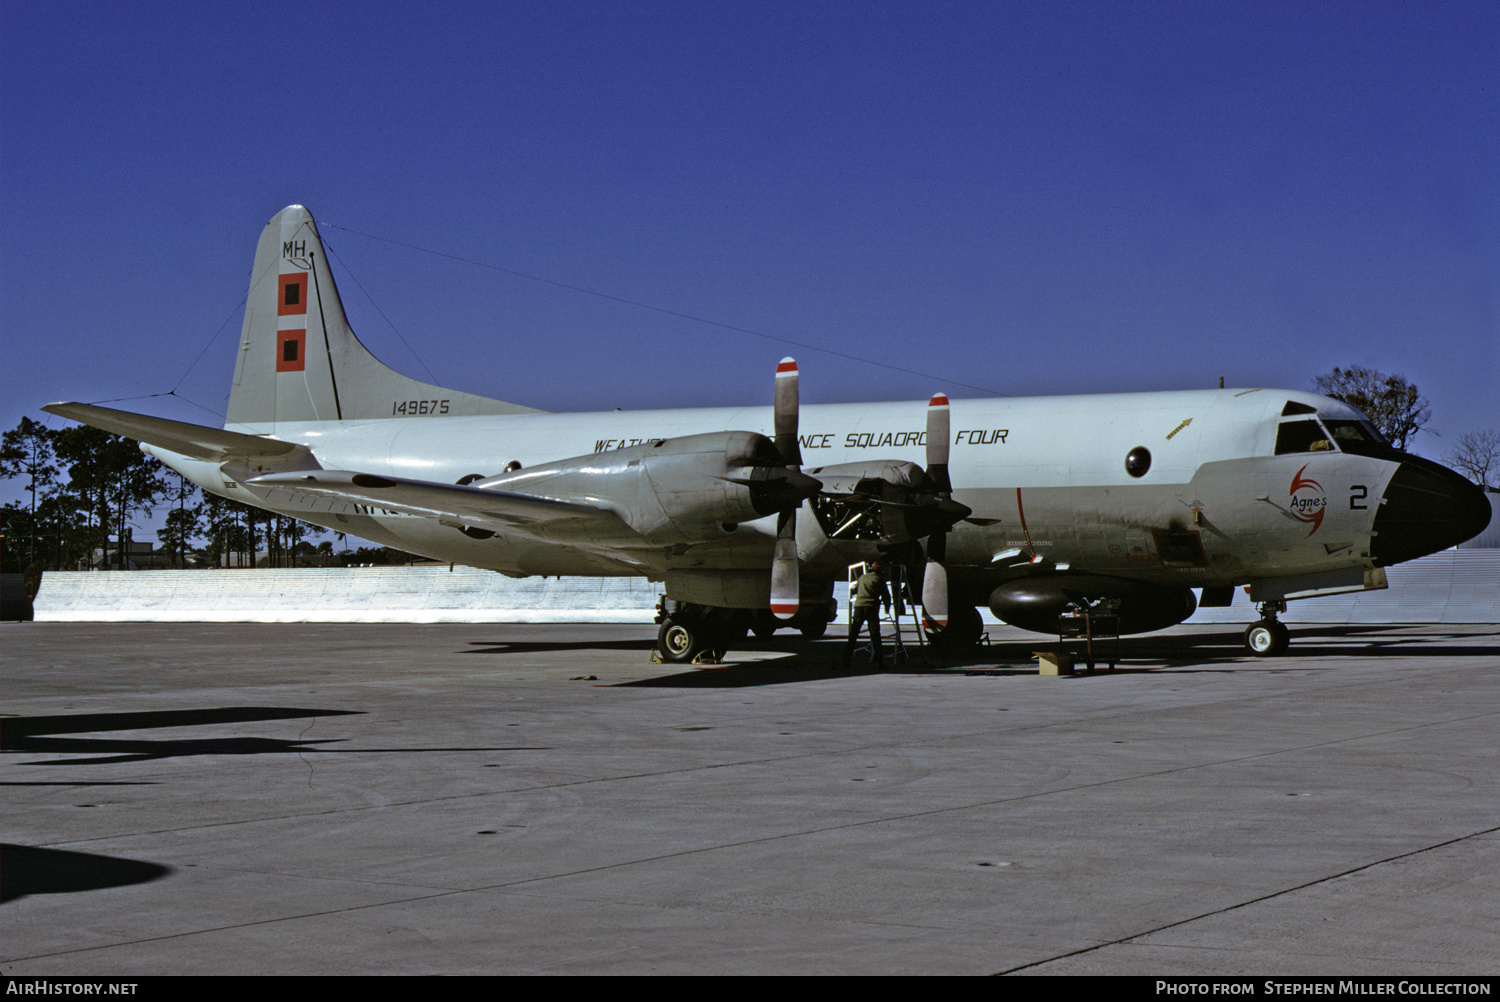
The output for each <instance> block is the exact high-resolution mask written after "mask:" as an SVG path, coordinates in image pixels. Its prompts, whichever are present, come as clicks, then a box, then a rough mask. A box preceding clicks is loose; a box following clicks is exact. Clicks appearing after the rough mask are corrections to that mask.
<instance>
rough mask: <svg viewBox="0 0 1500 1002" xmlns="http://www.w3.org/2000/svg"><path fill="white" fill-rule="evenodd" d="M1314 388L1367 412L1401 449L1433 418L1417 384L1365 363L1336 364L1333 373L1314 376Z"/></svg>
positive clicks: (1397, 374)
mask: <svg viewBox="0 0 1500 1002" xmlns="http://www.w3.org/2000/svg"><path fill="white" fill-rule="evenodd" d="M1313 388H1314V389H1316V390H1317V391H1318V392H1319V393H1322V394H1324V395H1325V396H1330V397H1332V398H1333V399H1335V400H1342V401H1343V402H1344V403H1346V404H1348V405H1349V406H1350V407H1355V408H1358V409H1359V410H1361V411H1364V413H1365V415H1366V416H1367V417H1368V418H1369V419H1370V420H1371V421H1373V422H1375V427H1376V428H1379V429H1380V433H1381V434H1382V435H1384V436H1385V437H1386V439H1387V440H1389V441H1390V443H1391V444H1392V445H1394V446H1395V447H1396V448H1398V449H1402V450H1405V448H1406V447H1407V445H1408V444H1409V443H1410V442H1411V440H1412V439H1413V438H1414V437H1416V434H1417V432H1419V431H1421V430H1422V426H1423V425H1425V424H1426V423H1427V419H1428V418H1430V417H1432V408H1431V407H1429V406H1428V402H1427V401H1426V400H1425V399H1423V397H1422V395H1421V394H1420V393H1418V392H1417V387H1416V384H1415V383H1412V382H1410V381H1409V380H1407V378H1406V377H1405V376H1403V375H1401V374H1400V373H1393V374H1391V375H1389V376H1388V375H1386V374H1385V373H1383V372H1379V371H1377V370H1375V369H1366V368H1365V367H1364V366H1362V365H1351V366H1349V368H1347V369H1340V368H1338V367H1337V366H1335V367H1334V370H1333V371H1332V372H1330V373H1328V374H1326V375H1322V376H1318V377H1317V378H1316V379H1314V380H1313Z"/></svg>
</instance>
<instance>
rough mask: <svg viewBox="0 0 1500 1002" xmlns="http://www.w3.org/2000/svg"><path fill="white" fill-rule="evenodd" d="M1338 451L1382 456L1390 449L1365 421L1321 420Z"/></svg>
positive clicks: (1357, 454)
mask: <svg viewBox="0 0 1500 1002" xmlns="http://www.w3.org/2000/svg"><path fill="white" fill-rule="evenodd" d="M1323 423H1324V424H1325V425H1326V426H1327V427H1328V431H1329V433H1330V434H1331V435H1333V441H1334V443H1335V444H1337V445H1338V447H1339V451H1340V452H1352V453H1354V454H1355V455H1356V456H1384V455H1386V454H1387V453H1389V452H1390V451H1391V447H1390V445H1389V443H1387V442H1386V440H1385V439H1384V438H1382V437H1381V435H1380V432H1378V431H1376V430H1375V429H1374V427H1372V426H1371V425H1370V424H1369V423H1368V422H1366V421H1338V420H1333V419H1329V420H1326V421H1324V422H1323Z"/></svg>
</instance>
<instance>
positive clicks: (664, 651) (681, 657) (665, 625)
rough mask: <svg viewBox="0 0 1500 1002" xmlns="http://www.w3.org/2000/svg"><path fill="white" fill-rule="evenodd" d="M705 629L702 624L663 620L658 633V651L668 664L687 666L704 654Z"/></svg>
mask: <svg viewBox="0 0 1500 1002" xmlns="http://www.w3.org/2000/svg"><path fill="white" fill-rule="evenodd" d="M703 648H704V643H703V628H702V624H701V623H687V622H680V621H678V620H675V619H670V618H669V619H664V620H662V624H661V629H659V630H657V631H656V649H657V650H659V651H660V652H661V659H662V660H663V661H665V662H667V663H668V664H686V663H688V662H690V661H692V660H693V658H695V657H697V656H698V655H699V654H701V653H702V652H703Z"/></svg>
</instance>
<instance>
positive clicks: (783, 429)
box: [775, 357, 802, 466]
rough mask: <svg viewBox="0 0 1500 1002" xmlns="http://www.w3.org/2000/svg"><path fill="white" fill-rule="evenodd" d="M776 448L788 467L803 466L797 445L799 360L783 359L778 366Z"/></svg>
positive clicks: (800, 451) (800, 452)
mask: <svg viewBox="0 0 1500 1002" xmlns="http://www.w3.org/2000/svg"><path fill="white" fill-rule="evenodd" d="M775 409H776V448H777V450H778V451H779V452H780V453H781V460H782V462H784V463H786V465H788V466H801V465H802V450H801V448H799V447H798V445H797V360H796V359H794V358H790V357H788V358H783V359H782V360H781V361H780V362H779V363H778V364H777V366H776V407H775Z"/></svg>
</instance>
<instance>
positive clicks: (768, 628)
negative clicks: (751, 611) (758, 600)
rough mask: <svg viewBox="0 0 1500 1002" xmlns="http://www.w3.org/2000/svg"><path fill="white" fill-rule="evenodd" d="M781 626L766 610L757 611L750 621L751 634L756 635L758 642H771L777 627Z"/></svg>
mask: <svg viewBox="0 0 1500 1002" xmlns="http://www.w3.org/2000/svg"><path fill="white" fill-rule="evenodd" d="M780 625H781V624H780V623H778V622H776V617H775V616H772V615H771V613H770V612H769V611H767V610H765V609H761V610H759V611H757V612H756V613H755V615H754V617H753V618H752V619H751V620H750V632H751V633H753V634H755V639H756V640H770V639H771V636H772V634H774V633H775V632H776V627H778V626H780Z"/></svg>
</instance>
